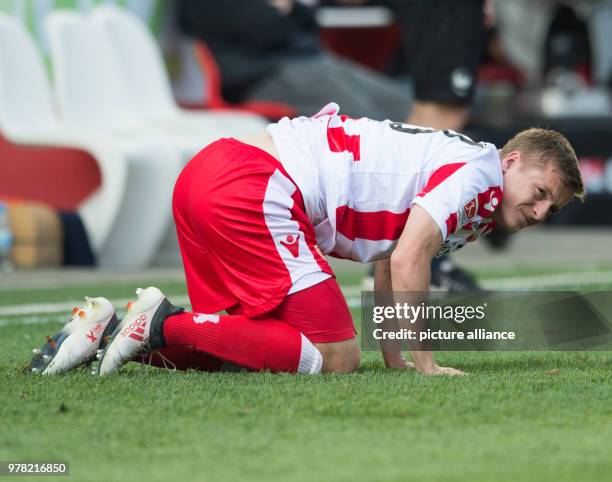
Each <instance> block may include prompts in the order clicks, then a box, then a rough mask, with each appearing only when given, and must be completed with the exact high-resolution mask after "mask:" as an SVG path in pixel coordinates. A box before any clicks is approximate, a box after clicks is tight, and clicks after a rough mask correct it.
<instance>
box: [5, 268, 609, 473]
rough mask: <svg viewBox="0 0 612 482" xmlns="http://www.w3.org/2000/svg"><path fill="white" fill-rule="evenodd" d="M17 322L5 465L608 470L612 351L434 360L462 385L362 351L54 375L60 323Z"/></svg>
mask: <svg viewBox="0 0 612 482" xmlns="http://www.w3.org/2000/svg"><path fill="white" fill-rule="evenodd" d="M351 276H352V275H349V278H351ZM347 279H348V278H347ZM96 288H98V287H96ZM99 288H101V289H102V291H101V292H100V294H104V295H107V296H117V297H127V296H128V295H129V292H125V291H123V287H121V286H117V285H108V286H100V287H99ZM167 289H168V290H169V292H176V293H177V294H178V293H180V290H181V289H182V288H181V286H180V284H177V285H173V286H167ZM81 291H82V288H81ZM87 291H88V293H89V291H90V290H89V289H88V290H87ZM76 292H77V293H78V294H81V293H80V292H79V290H76ZM13 294H14V295H15V296H12V295H11V294H9V293H6V292H5V293H3V295H4V298H2V301H4V303H8V302H9V300H11V299H12V300H13V304H17V303H18V301H17V300H20V299H21V298H20V297H22V296H23V293H22V292H14V293H13ZM83 294H84V293H83ZM91 294H92V295H95V294H98V293H93V292H91ZM75 298H76V296H75V289H74V288H72V289H70V288H62V289H57V290H54V289H49V290H43V291H41V292H37V293H36V296H32V294H31V293H30V297H29V298H28V299H27V302H30V303H35V302H36V303H40V302H47V301H56V300H63V299H75ZM354 314H355V316H356V318H357V317H358V316H359V315H358V313H357V312H354ZM6 318H7V317H4V321H5V322H7V323H8V324H4V325H0V346H1V350H0V387H1V389H0V460H17V459H20V460H34V459H41V460H43V459H44V460H67V461H69V462H70V470H71V475H70V477H71V478H72V479H73V480H127V481H130V480H148V481H155V480H177V479H184V480H262V481H263V480H283V481H294V480H295V481H302V480H330V481H341V480H347V481H348V480H351V481H354V480H398V481H399V480H402V481H403V480H440V481H463V480H465V481H470V482H474V481H506V480H508V481H513V482H514V481H517V480H538V481H548V480H551V481H553V480H554V481H572V482H573V481H576V480H580V481H585V480H593V481H600V480H606V479H607V478H608V477H609V476H610V473H612V459H611V458H610V456H609V454H610V443H611V442H612V404H611V403H610V401H611V399H612V358H611V357H610V353H609V352H593V353H574V352H571V353H570V352H566V353H524V352H513V353H466V352H464V353H444V354H439V356H438V361H439V362H440V363H442V364H447V365H450V366H456V367H459V368H462V369H464V370H466V371H468V372H469V373H470V376H468V377H463V378H447V377H438V378H428V377H422V376H418V375H416V374H414V372H412V371H405V372H397V371H388V370H385V369H384V368H383V365H382V362H381V360H380V356H379V355H378V354H376V353H364V355H363V363H362V367H361V369H360V371H359V372H358V373H355V374H352V375H344V376H333V375H325V376H318V377H309V376H290V375H273V374H269V373H223V374H205V373H198V372H186V373H171V372H169V371H165V370H159V369H153V368H142V367H141V366H139V365H137V364H131V365H130V366H128V367H126V368H125V369H124V370H123V372H122V373H121V374H120V375H118V376H113V377H108V378H105V379H92V378H91V377H90V376H89V375H88V373H87V371H86V370H84V369H82V370H78V371H75V372H73V373H69V374H67V375H65V376H60V377H56V378H53V379H43V378H42V377H38V376H32V375H31V374H29V373H24V372H23V371H22V370H21V368H22V367H23V365H24V364H25V363H26V362H27V359H28V356H29V355H28V353H29V350H30V349H31V348H33V347H36V346H39V345H40V344H41V343H42V342H43V341H44V338H43V335H45V334H51V333H53V332H55V331H56V330H57V329H58V327H59V326H60V321H59V320H60V319H61V318H62V317H61V316H59V315H37V318H36V319H35V320H34V321H36V324H24V323H21V322H20V318H19V317H12V318H11V317H8V318H9V319H8V320H7V319H6ZM30 321H32V320H30ZM26 480H27V478H26Z"/></svg>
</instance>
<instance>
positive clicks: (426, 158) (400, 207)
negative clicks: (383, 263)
mask: <svg viewBox="0 0 612 482" xmlns="http://www.w3.org/2000/svg"><path fill="white" fill-rule="evenodd" d="M338 110H339V107H338V105H337V104H335V103H331V104H328V105H327V106H325V107H324V108H323V109H322V110H321V111H320V112H319V113H318V114H316V115H315V116H313V117H298V118H295V119H288V118H283V119H281V120H280V121H279V122H278V123H276V124H270V125H269V126H268V132H269V133H270V134H271V136H272V138H273V140H274V143H275V145H276V147H277V149H278V152H279V156H280V161H281V162H282V164H283V166H284V167H285V169H286V170H287V172H288V173H289V175H290V176H291V177H292V178H293V180H294V181H295V183H296V184H297V185H298V187H299V188H300V190H301V192H302V196H303V199H304V204H305V208H306V212H307V214H308V216H309V218H310V220H311V222H312V223H313V225H314V228H315V233H316V239H317V243H318V245H319V248H320V249H321V251H322V252H323V253H324V254H331V255H332V256H336V257H339V258H346V259H352V260H355V261H361V262H368V261H371V260H375V259H381V258H385V257H388V256H389V255H390V254H391V252H392V251H393V248H394V247H395V245H396V243H397V240H398V239H399V237H400V235H401V233H402V230H403V228H404V225H405V223H406V220H407V218H408V215H409V214H410V209H411V208H412V206H413V205H414V204H418V205H419V206H421V207H422V208H423V209H425V210H426V211H427V212H428V213H429V214H430V215H431V217H432V218H433V219H434V220H435V222H436V223H437V225H438V226H439V227H440V231H441V232H442V239H443V243H442V246H441V247H440V250H439V251H438V256H440V255H443V254H447V253H450V252H452V251H454V250H456V249H459V248H461V247H462V246H464V245H465V244H466V243H467V242H468V241H474V240H476V238H478V236H480V235H483V234H486V233H488V232H489V231H490V230H491V229H492V228H493V221H492V220H491V219H490V218H491V215H492V213H493V211H495V209H496V208H497V207H498V206H499V205H500V203H501V200H502V194H503V176H502V170H501V161H500V158H499V154H498V151H497V148H496V147H495V146H494V145H492V144H488V143H476V142H474V141H472V140H471V139H469V138H468V137H466V136H463V135H461V134H458V133H456V132H454V131H436V130H433V129H425V128H421V127H417V126H413V125H409V124H403V123H401V122H391V121H388V120H387V121H383V122H379V121H374V120H370V119H366V118H362V119H350V118H348V117H346V116H342V115H338Z"/></svg>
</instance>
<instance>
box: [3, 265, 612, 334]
mask: <svg viewBox="0 0 612 482" xmlns="http://www.w3.org/2000/svg"><path fill="white" fill-rule="evenodd" d="M611 282H612V271H586V272H578V273H559V274H547V275H535V276H522V277H509V278H490V279H484V280H482V286H483V287H484V288H487V289H490V290H498V291H499V290H508V291H514V290H533V289H555V288H556V289H563V288H566V289H567V288H568V287H574V288H575V287H580V286H586V285H591V284H599V283H611ZM342 291H343V293H344V296H345V297H346V298H347V303H348V305H349V306H350V307H351V308H358V307H359V306H361V287H360V286H345V287H344V288H343V289H342ZM171 298H172V301H173V302H174V303H175V304H177V305H179V306H181V305H182V306H189V298H187V297H186V296H171ZM128 301H129V300H128V299H127V298H126V299H114V300H111V302H112V303H113V305H114V306H115V307H123V306H125V305H126V303H127V302H128ZM81 304H82V301H63V302H59V303H33V304H24V305H12V306H0V316H27V315H39V314H43V313H64V312H65V313H66V316H67V315H68V313H69V312H70V310H71V309H72V308H73V307H74V306H79V305H81ZM64 319H66V318H62V320H64ZM53 320H55V318H51V319H50V318H49V317H36V316H31V317H29V318H26V319H23V318H20V319H17V320H4V319H0V326H6V325H10V324H17V323H46V322H48V321H53ZM57 321H61V320H60V319H59V318H58V320H57Z"/></svg>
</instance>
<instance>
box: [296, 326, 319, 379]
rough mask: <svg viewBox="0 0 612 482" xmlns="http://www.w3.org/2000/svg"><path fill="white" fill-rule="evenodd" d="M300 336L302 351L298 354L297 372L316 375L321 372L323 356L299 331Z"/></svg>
mask: <svg viewBox="0 0 612 482" xmlns="http://www.w3.org/2000/svg"><path fill="white" fill-rule="evenodd" d="M300 335H301V337H302V353H301V354H300V364H299V365H298V370H297V371H298V373H310V374H311V375H316V374H317V373H321V367H322V366H323V356H322V355H321V352H320V351H319V350H317V347H316V346H314V345H313V344H312V343H311V342H310V340H309V339H308V338H306V337H305V336H304V335H302V334H301V333H300Z"/></svg>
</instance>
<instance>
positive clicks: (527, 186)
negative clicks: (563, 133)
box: [494, 151, 573, 232]
mask: <svg viewBox="0 0 612 482" xmlns="http://www.w3.org/2000/svg"><path fill="white" fill-rule="evenodd" d="M502 170H503V172H504V197H503V201H502V204H501V206H500V209H498V210H497V211H496V213H495V215H494V218H495V221H496V222H497V224H499V225H500V226H501V227H502V228H504V229H505V230H507V231H511V232H514V231H518V230H520V229H523V228H526V227H528V226H533V225H535V224H539V223H541V222H542V221H544V220H545V219H546V218H547V217H548V216H550V215H551V214H554V213H556V212H558V211H559V210H560V209H561V208H562V207H563V206H565V205H566V204H567V203H568V202H569V200H570V199H571V198H572V196H573V193H572V191H571V189H570V188H569V187H568V186H566V185H565V184H564V183H563V182H562V181H561V175H560V173H559V171H558V170H556V169H555V168H554V166H553V164H552V162H551V163H548V164H546V165H544V166H540V165H538V164H536V163H528V162H525V161H524V160H523V159H522V158H521V153H520V152H518V151H513V152H511V153H510V154H508V155H507V156H506V157H505V158H504V159H502Z"/></svg>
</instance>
